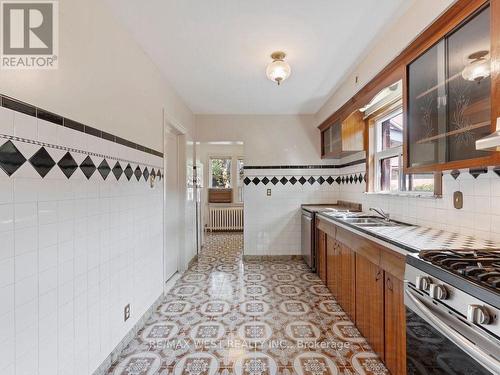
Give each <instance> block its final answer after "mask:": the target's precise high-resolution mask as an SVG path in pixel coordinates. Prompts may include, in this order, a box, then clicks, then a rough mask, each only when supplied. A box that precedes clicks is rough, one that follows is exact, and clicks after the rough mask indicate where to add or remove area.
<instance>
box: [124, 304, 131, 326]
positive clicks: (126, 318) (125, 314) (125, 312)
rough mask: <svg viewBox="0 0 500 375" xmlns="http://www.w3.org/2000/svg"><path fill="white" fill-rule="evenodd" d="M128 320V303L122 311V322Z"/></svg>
mask: <svg viewBox="0 0 500 375" xmlns="http://www.w3.org/2000/svg"><path fill="white" fill-rule="evenodd" d="M129 318H130V303H129V304H127V305H126V306H125V308H124V309H123V321H124V322H126V321H127V320H128V319H129Z"/></svg>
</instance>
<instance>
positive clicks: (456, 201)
mask: <svg viewBox="0 0 500 375" xmlns="http://www.w3.org/2000/svg"><path fill="white" fill-rule="evenodd" d="M453 206H454V207H455V208H456V209H457V210H460V209H461V208H463V206H464V195H463V194H462V192H461V191H456V192H454V193H453Z"/></svg>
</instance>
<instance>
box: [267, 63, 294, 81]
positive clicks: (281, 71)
mask: <svg viewBox="0 0 500 375" xmlns="http://www.w3.org/2000/svg"><path fill="white" fill-rule="evenodd" d="M291 72H292V69H291V68H290V65H288V64H287V63H286V62H284V61H283V60H274V61H273V62H272V63H270V64H269V65H268V66H267V69H266V75H267V78H269V79H270V80H271V81H274V82H276V83H277V84H278V85H279V84H280V83H281V82H283V81H284V80H285V79H287V78H288V77H289V76H290V73H291Z"/></svg>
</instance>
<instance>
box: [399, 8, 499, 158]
mask: <svg viewBox="0 0 500 375" xmlns="http://www.w3.org/2000/svg"><path fill="white" fill-rule="evenodd" d="M490 46H491V43H490V8H489V7H487V8H485V9H483V10H481V11H480V12H479V13H477V14H476V15H474V16H473V17H472V18H470V19H469V20H467V21H466V22H465V23H463V24H462V25H461V26H459V27H458V28H457V29H455V30H454V31H452V32H451V33H449V34H448V35H447V36H446V37H445V38H443V39H441V40H440V41H439V42H438V43H436V44H435V45H434V46H433V47H431V48H430V49H428V50H427V51H426V52H425V53H424V54H423V55H421V56H420V57H418V58H417V59H416V60H414V61H413V62H412V63H411V64H409V65H408V69H407V74H408V80H407V83H408V86H407V125H408V127H407V142H408V143H407V146H408V147H407V157H408V160H407V166H408V167H409V168H418V167H425V166H429V167H431V166H433V165H436V164H443V163H448V162H454V161H461V160H468V159H475V158H480V157H484V156H489V154H490V153H489V152H485V151H480V150H476V145H475V143H476V140H477V139H479V138H481V137H483V136H485V135H488V134H489V133H491V129H492V128H491V102H490V95H491V81H490Z"/></svg>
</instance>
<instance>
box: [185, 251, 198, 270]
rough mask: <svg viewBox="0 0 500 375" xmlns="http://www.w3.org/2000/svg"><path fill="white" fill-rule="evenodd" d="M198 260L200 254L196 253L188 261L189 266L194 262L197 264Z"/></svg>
mask: <svg viewBox="0 0 500 375" xmlns="http://www.w3.org/2000/svg"><path fill="white" fill-rule="evenodd" d="M197 261H198V254H196V255H195V256H194V257H193V258H192V259H191V260H190V261H189V263H188V266H187V268H188V269H190V268H191V266H192V265H193V264H195V263H196V262H197Z"/></svg>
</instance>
